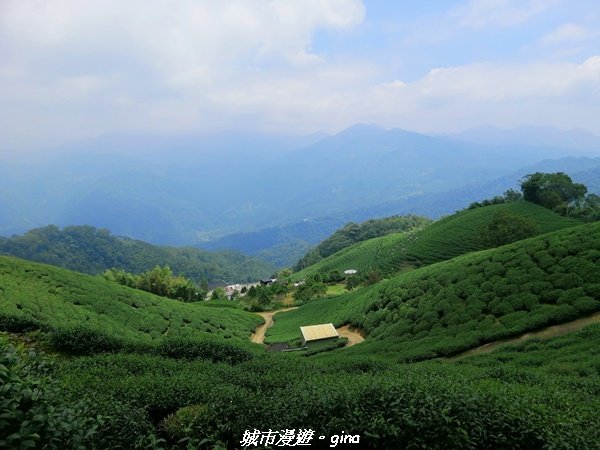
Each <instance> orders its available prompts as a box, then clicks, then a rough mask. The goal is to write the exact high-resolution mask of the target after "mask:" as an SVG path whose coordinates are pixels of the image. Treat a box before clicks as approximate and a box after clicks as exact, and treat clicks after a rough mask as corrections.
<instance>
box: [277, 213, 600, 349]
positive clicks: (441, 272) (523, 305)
mask: <svg viewBox="0 0 600 450" xmlns="http://www.w3.org/2000/svg"><path fill="white" fill-rule="evenodd" d="M599 263H600V224H589V225H583V226H578V227H572V228H568V229H566V230H561V231H557V232H554V233H548V234H545V235H542V236H538V237H535V238H531V239H527V240H524V241H520V242H517V243H514V244H510V245H507V246H503V247H499V248H497V249H491V250H485V251H481V252H477V253H473V254H469V255H464V256H461V257H458V258H455V259H453V260H450V261H445V262H441V263H437V264H433V265H430V266H427V267H423V268H420V269H416V270H412V271H408V272H405V273H402V274H400V275H398V276H396V277H394V278H392V279H390V280H387V281H384V282H381V283H378V284H377V285H374V286H371V287H368V288H365V289H362V290H359V291H356V292H351V293H349V294H345V295H342V296H339V297H337V298H333V299H322V300H316V301H313V302H311V303H309V304H307V305H304V306H302V308H300V309H298V310H295V311H290V312H287V313H283V314H281V315H280V316H277V317H276V321H275V324H274V326H273V327H272V328H270V329H269V331H268V333H267V337H268V340H269V341H270V342H277V341H279V340H281V341H287V340H292V339H294V338H296V337H297V336H298V329H299V327H300V326H304V325H311V324H316V323H323V322H333V323H334V324H335V325H336V326H338V325H342V324H345V323H350V324H352V325H355V326H357V327H359V328H362V329H364V330H365V331H366V332H368V334H369V337H370V339H369V340H367V342H365V343H364V344H361V345H360V346H356V347H353V348H352V349H349V350H348V351H349V352H359V353H360V352H365V353H370V352H376V353H382V352H383V353H389V354H390V356H391V357H394V358H398V357H400V358H403V359H427V358H433V357H437V356H442V355H450V354H454V353H457V352H460V351H462V350H466V349H468V348H472V347H475V346H477V345H480V344H483V343H485V342H489V341H494V340H498V339H502V338H506V337H511V336H515V335H518V334H520V333H523V332H525V331H529V330H535V329H538V328H541V327H544V326H548V325H552V324H555V323H562V322H567V321H569V320H573V319H576V318H578V317H581V316H583V315H586V314H589V313H591V312H594V311H597V310H600V283H599V280H600V264H599Z"/></svg>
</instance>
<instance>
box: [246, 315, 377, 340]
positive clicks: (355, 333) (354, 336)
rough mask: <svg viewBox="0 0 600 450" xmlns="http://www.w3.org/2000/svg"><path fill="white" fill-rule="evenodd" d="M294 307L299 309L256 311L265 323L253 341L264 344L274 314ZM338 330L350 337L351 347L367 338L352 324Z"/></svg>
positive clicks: (258, 329)
mask: <svg viewBox="0 0 600 450" xmlns="http://www.w3.org/2000/svg"><path fill="white" fill-rule="evenodd" d="M294 309H298V306H292V307H290V308H283V309H278V310H276V311H264V312H259V313H256V314H258V315H259V316H261V317H262V318H263V319H265V323H263V324H262V325H261V326H259V327H258V328H257V329H256V330H255V331H254V333H253V334H252V336H251V337H250V339H251V340H252V342H254V343H255V344H264V341H265V334H266V332H267V330H268V329H269V328H270V327H272V326H273V323H274V320H273V316H274V315H275V314H277V313H279V312H284V311H292V310H294ZM336 330H337V332H338V333H339V335H340V336H342V337H345V338H347V339H348V343H347V344H346V347H350V346H352V345H355V344H360V343H361V342H362V341H364V340H365V337H364V336H363V334H364V333H361V332H360V330H357V329H354V328H351V327H350V325H344V326H343V327H340V328H336Z"/></svg>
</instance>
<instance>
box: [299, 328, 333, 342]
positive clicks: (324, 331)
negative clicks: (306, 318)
mask: <svg viewBox="0 0 600 450" xmlns="http://www.w3.org/2000/svg"><path fill="white" fill-rule="evenodd" d="M300 332H301V333H302V337H303V338H304V341H306V342H309V341H318V340H319V339H327V338H331V337H339V334H338V332H337V330H336V329H335V327H334V326H333V324H332V323H323V324H320V325H310V326H307V327H300Z"/></svg>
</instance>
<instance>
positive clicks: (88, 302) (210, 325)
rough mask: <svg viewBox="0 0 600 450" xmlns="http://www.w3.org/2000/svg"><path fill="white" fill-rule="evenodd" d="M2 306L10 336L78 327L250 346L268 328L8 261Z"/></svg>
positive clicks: (238, 313)
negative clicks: (227, 340)
mask: <svg viewBox="0 0 600 450" xmlns="http://www.w3.org/2000/svg"><path fill="white" fill-rule="evenodd" d="M0 306H1V309H0V311H1V312H0V327H2V328H3V329H5V330H7V331H26V329H31V328H36V327H41V328H52V329H62V328H71V327H75V326H77V327H84V328H87V329H90V330H101V331H102V332H103V333H105V334H108V335H110V336H113V337H115V338H118V339H128V340H132V341H140V340H141V341H152V340H157V339H161V338H163V337H165V336H188V337H189V336H195V337H198V336H207V337H210V336H219V337H223V338H238V339H244V340H246V339H247V338H248V336H250V334H251V333H252V331H253V330H254V329H255V328H256V327H257V326H258V325H260V324H261V323H262V322H263V319H262V318H260V317H259V316H257V315H256V314H251V313H248V312H246V311H243V310H241V309H237V308H227V307H212V306H208V302H196V303H189V304H186V303H182V302H179V301H176V300H171V299H166V298H163V297H158V296H155V295H152V294H149V293H145V292H142V291H138V290H136V289H131V288H128V287H125V286H120V285H117V284H115V283H111V282H109V281H106V280H104V279H102V278H101V277H94V276H90V275H84V274H79V273H75V272H71V271H68V270H65V269H60V268H57V267H53V266H48V265H44V264H38V263H33V262H28V261H24V260H20V259H17V258H11V257H3V256H2V257H0ZM23 328H25V329H23Z"/></svg>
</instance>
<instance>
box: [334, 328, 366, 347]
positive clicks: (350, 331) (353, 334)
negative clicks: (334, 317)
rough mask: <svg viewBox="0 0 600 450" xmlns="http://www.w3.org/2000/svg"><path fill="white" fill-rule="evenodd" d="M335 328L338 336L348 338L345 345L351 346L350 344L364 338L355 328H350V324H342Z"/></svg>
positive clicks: (358, 342)
mask: <svg viewBox="0 0 600 450" xmlns="http://www.w3.org/2000/svg"><path fill="white" fill-rule="evenodd" d="M336 330H337V332H338V333H339V335H340V336H342V337H345V338H347V339H348V343H347V344H346V347H351V346H352V345H355V344H360V343H361V342H362V341H364V340H365V337H364V336H363V335H362V334H361V333H360V332H358V331H356V329H354V328H350V325H344V326H343V327H340V328H336Z"/></svg>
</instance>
